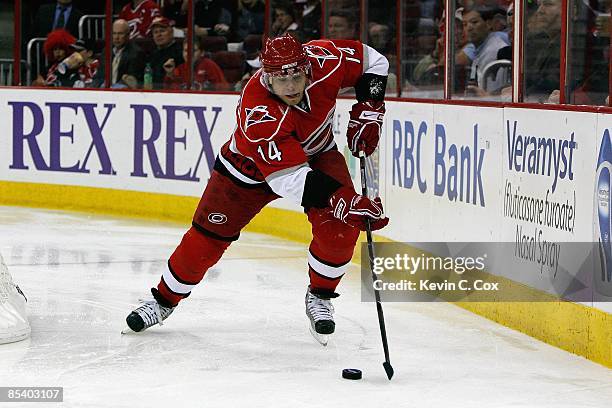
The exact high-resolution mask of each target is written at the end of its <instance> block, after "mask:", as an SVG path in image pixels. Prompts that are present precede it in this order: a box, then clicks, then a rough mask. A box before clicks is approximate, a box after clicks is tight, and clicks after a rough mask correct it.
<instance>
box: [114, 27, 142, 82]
mask: <svg viewBox="0 0 612 408" xmlns="http://www.w3.org/2000/svg"><path fill="white" fill-rule="evenodd" d="M112 41H113V56H112V61H111V87H113V88H121V87H128V88H130V89H136V88H138V87H139V83H142V79H143V78H142V77H143V73H144V61H145V57H144V53H143V52H142V50H141V49H140V47H138V45H136V44H135V43H134V40H130V27H129V25H128V22H127V21H125V20H123V19H119V20H116V21H115V22H114V23H113V38H112Z"/></svg>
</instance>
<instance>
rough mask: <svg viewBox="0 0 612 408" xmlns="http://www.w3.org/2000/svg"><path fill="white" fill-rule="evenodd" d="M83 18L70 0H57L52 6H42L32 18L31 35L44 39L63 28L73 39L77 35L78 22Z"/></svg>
mask: <svg viewBox="0 0 612 408" xmlns="http://www.w3.org/2000/svg"><path fill="white" fill-rule="evenodd" d="M81 17H83V13H81V12H80V11H79V10H78V9H77V8H76V7H74V5H73V4H72V0H57V1H56V2H55V3H54V4H43V5H42V6H40V7H39V9H38V11H37V12H36V15H35V16H34V24H33V28H34V29H33V34H34V36H35V37H46V36H47V34H48V33H49V32H51V31H53V30H56V29H58V28H63V29H65V30H66V31H68V32H69V33H70V34H72V35H73V36H74V37H78V35H79V20H80V19H81Z"/></svg>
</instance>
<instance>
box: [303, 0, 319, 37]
mask: <svg viewBox="0 0 612 408" xmlns="http://www.w3.org/2000/svg"><path fill="white" fill-rule="evenodd" d="M301 26H302V27H301V30H300V33H301V34H300V37H301V40H302V41H304V42H308V41H311V40H317V39H319V38H321V0H308V1H307V2H306V5H305V6H304V10H303V11H302V24H301Z"/></svg>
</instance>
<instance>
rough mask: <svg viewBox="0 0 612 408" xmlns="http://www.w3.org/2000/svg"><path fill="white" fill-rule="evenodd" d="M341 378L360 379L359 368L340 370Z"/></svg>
mask: <svg viewBox="0 0 612 408" xmlns="http://www.w3.org/2000/svg"><path fill="white" fill-rule="evenodd" d="M342 378H346V379H347V380H361V370H358V369H356V368H345V369H344V370H342Z"/></svg>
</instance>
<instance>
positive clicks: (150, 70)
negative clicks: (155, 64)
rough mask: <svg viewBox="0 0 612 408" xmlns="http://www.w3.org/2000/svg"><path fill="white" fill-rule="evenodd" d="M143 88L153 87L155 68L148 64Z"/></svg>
mask: <svg viewBox="0 0 612 408" xmlns="http://www.w3.org/2000/svg"><path fill="white" fill-rule="evenodd" d="M142 87H143V89H153V68H151V64H147V66H146V67H145V70H144V81H143V86H142Z"/></svg>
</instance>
